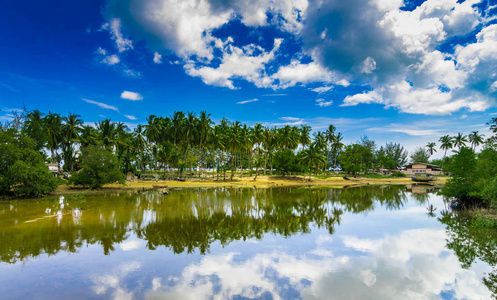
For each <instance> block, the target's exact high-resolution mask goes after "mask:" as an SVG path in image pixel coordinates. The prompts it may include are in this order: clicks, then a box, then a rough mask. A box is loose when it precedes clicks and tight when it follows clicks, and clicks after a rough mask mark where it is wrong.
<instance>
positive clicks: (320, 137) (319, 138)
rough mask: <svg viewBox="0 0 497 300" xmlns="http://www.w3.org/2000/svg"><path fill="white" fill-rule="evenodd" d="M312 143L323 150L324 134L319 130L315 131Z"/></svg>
mask: <svg viewBox="0 0 497 300" xmlns="http://www.w3.org/2000/svg"><path fill="white" fill-rule="evenodd" d="M312 144H313V145H314V146H315V147H317V148H318V149H320V150H324V149H325V148H326V134H325V133H324V132H321V131H318V132H317V133H315V134H314V142H313V143H312Z"/></svg>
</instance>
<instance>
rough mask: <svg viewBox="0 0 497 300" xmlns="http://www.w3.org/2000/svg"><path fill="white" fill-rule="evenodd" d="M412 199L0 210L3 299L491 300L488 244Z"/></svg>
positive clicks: (192, 192)
mask: <svg viewBox="0 0 497 300" xmlns="http://www.w3.org/2000/svg"><path fill="white" fill-rule="evenodd" d="M427 190H428V192H429V190H430V188H428V189H426V188H422V187H419V186H415V187H414V188H413V187H407V188H406V187H405V186H382V187H357V188H348V189H332V188H326V189H309V188H273V189H248V188H243V189H235V188H218V189H185V190H173V191H171V192H170V194H169V195H162V194H159V193H155V192H147V193H144V194H140V195H135V194H120V195H106V196H84V195H76V196H70V197H61V198H47V199H44V200H41V201H40V200H33V201H26V200H23V201H14V202H1V203H0V295H2V297H1V298H2V299H69V298H70V299H88V298H91V299H109V298H110V299H164V298H165V299H211V298H216V299H223V298H234V299H252V298H258V299H259V298H262V299H294V298H297V299H298V298H303V299H489V298H491V297H492V292H495V290H496V288H495V287H496V286H497V284H496V282H497V275H496V274H497V273H494V272H493V266H495V264H496V263H497V250H496V249H497V243H495V241H497V236H496V234H495V232H494V231H488V230H487V231H485V230H483V231H482V230H475V229H471V227H469V226H468V224H467V223H468V221H467V219H465V218H463V217H460V216H457V215H455V214H453V213H450V212H448V211H447V208H446V204H445V203H444V201H443V199H442V198H441V197H440V196H437V195H436V194H433V193H426V192H427Z"/></svg>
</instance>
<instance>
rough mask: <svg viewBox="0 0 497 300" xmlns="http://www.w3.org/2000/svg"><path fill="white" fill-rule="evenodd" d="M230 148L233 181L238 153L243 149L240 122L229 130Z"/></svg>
mask: <svg viewBox="0 0 497 300" xmlns="http://www.w3.org/2000/svg"><path fill="white" fill-rule="evenodd" d="M227 140H228V147H229V149H230V152H231V177H230V180H233V175H235V170H236V163H235V162H236V158H237V155H236V154H237V152H238V151H239V150H240V148H241V146H242V145H241V123H240V121H235V122H233V123H231V126H229V130H228V138H227Z"/></svg>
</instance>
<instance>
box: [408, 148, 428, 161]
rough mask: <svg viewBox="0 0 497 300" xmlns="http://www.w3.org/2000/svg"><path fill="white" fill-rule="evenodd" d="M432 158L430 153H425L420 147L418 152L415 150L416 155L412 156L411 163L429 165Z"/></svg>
mask: <svg viewBox="0 0 497 300" xmlns="http://www.w3.org/2000/svg"><path fill="white" fill-rule="evenodd" d="M429 158H430V156H429V155H428V153H427V152H426V151H425V149H424V148H422V147H418V148H416V150H414V153H413V154H411V162H412V163H413V164H414V163H426V164H427V163H428V159H429Z"/></svg>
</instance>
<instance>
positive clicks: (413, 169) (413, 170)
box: [402, 163, 443, 175]
mask: <svg viewBox="0 0 497 300" xmlns="http://www.w3.org/2000/svg"><path fill="white" fill-rule="evenodd" d="M402 173H404V174H406V175H423V174H426V175H440V174H443V172H442V169H440V167H439V166H436V165H430V164H425V163H414V164H410V165H407V166H405V167H404V170H403V171H402Z"/></svg>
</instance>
